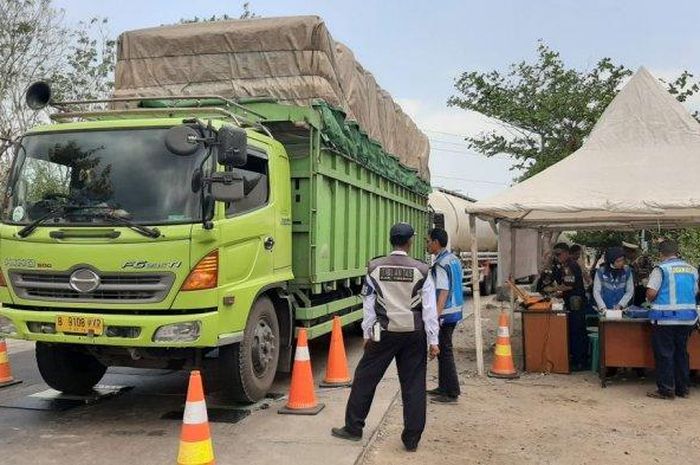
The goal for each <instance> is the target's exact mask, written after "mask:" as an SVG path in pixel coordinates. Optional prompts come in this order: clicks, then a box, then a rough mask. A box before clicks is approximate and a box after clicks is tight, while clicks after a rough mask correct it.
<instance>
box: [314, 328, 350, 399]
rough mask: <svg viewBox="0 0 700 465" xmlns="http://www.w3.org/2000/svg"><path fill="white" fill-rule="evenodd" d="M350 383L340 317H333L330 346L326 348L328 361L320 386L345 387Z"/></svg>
mask: <svg viewBox="0 0 700 465" xmlns="http://www.w3.org/2000/svg"><path fill="white" fill-rule="evenodd" d="M351 384H352V382H351V378H350V372H349V371H348V359H347V358H346V356H345V344H344V343H343V328H342V326H341V324H340V317H339V316H337V315H336V316H334V317H333V332H332V333H331V347H330V349H329V350H328V363H327V365H326V377H325V378H323V382H322V383H321V387H347V386H350V385H351Z"/></svg>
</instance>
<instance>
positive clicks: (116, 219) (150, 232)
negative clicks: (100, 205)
mask: <svg viewBox="0 0 700 465" xmlns="http://www.w3.org/2000/svg"><path fill="white" fill-rule="evenodd" d="M91 216H92V217H93V218H102V219H103V220H107V221H109V222H112V223H115V224H120V225H122V226H126V227H127V228H129V229H131V230H132V231H136V232H137V233H139V234H141V235H143V236H146V237H150V238H153V239H156V238H158V237H160V229H158V228H149V227H148V226H144V225H141V224H138V223H134V222H133V221H131V220H127V219H126V218H122V217H121V216H116V215H112V214H110V213H96V214H94V215H91Z"/></svg>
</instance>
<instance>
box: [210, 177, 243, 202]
mask: <svg viewBox="0 0 700 465" xmlns="http://www.w3.org/2000/svg"><path fill="white" fill-rule="evenodd" d="M210 182H211V195H212V197H214V200H217V201H219V202H235V201H237V200H241V199H242V198H244V197H245V193H244V179H243V177H242V176H241V175H240V174H238V173H234V172H232V171H224V172H216V173H213V174H212V176H211V179H210Z"/></svg>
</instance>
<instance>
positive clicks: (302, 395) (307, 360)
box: [278, 328, 325, 415]
mask: <svg viewBox="0 0 700 465" xmlns="http://www.w3.org/2000/svg"><path fill="white" fill-rule="evenodd" d="M323 407H325V405H324V404H319V402H318V400H317V399H316V393H315V392H314V375H313V373H312V371H311V357H310V355H309V343H308V341H307V338H306V330H305V329H304V328H301V329H300V330H299V334H298V335H297V350H296V352H295V353H294V366H293V367H292V383H291V386H290V387H289V400H288V401H287V405H285V406H284V407H282V408H281V409H279V410H278V413H285V414H295V415H316V414H317V413H318V412H320V411H321V410H323Z"/></svg>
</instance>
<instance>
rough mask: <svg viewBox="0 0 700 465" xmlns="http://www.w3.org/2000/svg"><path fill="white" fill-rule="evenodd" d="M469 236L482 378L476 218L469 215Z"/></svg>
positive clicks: (473, 300)
mask: <svg viewBox="0 0 700 465" xmlns="http://www.w3.org/2000/svg"><path fill="white" fill-rule="evenodd" d="M469 234H470V235H471V243H472V244H471V245H472V305H473V306H474V344H475V345H476V368H477V372H478V373H479V376H484V342H483V340H482V335H481V293H480V291H479V248H478V244H477V238H476V216H474V215H473V214H469Z"/></svg>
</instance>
